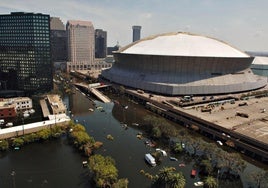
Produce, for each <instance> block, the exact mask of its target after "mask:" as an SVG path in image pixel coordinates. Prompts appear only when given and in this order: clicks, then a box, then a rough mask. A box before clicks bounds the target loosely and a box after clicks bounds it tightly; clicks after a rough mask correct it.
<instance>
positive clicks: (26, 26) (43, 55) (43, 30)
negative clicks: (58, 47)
mask: <svg viewBox="0 0 268 188" xmlns="http://www.w3.org/2000/svg"><path fill="white" fill-rule="evenodd" d="M49 30H50V16H49V15H45V14H40V13H38V14H35V13H24V12H14V13H11V14H7V15H0V88H1V89H6V90H21V91H25V92H26V93H29V94H33V93H40V92H47V91H50V90H51V89H52V87H53V82H52V80H53V78H52V64H51V54H50V36H49V35H50V33H49ZM1 89H0V90H1Z"/></svg>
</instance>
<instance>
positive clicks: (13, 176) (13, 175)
mask: <svg viewBox="0 0 268 188" xmlns="http://www.w3.org/2000/svg"><path fill="white" fill-rule="evenodd" d="M10 175H11V176H12V183H13V184H12V185H13V188H16V182H15V175H16V172H15V171H14V170H13V171H12V172H11V174H10Z"/></svg>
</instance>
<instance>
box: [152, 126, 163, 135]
mask: <svg viewBox="0 0 268 188" xmlns="http://www.w3.org/2000/svg"><path fill="white" fill-rule="evenodd" d="M161 135H162V132H161V130H160V129H159V127H154V128H153V129H152V132H151V136H153V137H155V138H161Z"/></svg>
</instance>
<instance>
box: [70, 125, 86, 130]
mask: <svg viewBox="0 0 268 188" xmlns="http://www.w3.org/2000/svg"><path fill="white" fill-rule="evenodd" d="M76 131H83V132H85V131H86V128H85V127H84V126H83V125H81V124H76V125H75V126H74V127H73V132H76Z"/></svg>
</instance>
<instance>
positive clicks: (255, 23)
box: [0, 0, 268, 51]
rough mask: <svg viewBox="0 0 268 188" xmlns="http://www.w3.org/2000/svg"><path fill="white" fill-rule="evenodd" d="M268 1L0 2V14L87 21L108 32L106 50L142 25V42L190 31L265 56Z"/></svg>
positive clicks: (129, 38) (125, 40)
mask: <svg viewBox="0 0 268 188" xmlns="http://www.w3.org/2000/svg"><path fill="white" fill-rule="evenodd" d="M267 5H268V2H266V1H264V0H256V1H249V0H244V1H242V0H237V1H217V0H216V1H212V0H201V1H198V2H197V1H194V0H187V1H186V0H182V1H179V2H178V1H175V0H170V1H168V3H167V2H165V3H163V1H159V0H154V1H152V0H148V1H144V0H138V1H130V0H126V1H119V0H114V1H111V0H104V1H97V0H92V1H90V2H87V1H85V0H79V1H75V0H66V1H59V2H55V1H52V0H47V1H41V0H36V1H33V0H29V1H26V2H22V1H18V0H15V1H13V2H12V3H10V1H7V0H2V1H1V5H0V12H1V14H9V13H10V12H34V13H43V14H49V15H50V16H51V17H59V18H60V19H61V20H62V21H63V22H64V23H65V24H66V23H67V20H85V21H91V22H92V23H93V25H94V27H95V28H96V29H103V30H105V31H107V46H114V45H116V43H117V41H118V42H119V44H120V45H121V46H126V45H128V44H130V43H131V42H132V25H140V26H142V28H143V29H142V36H141V38H144V37H147V36H150V35H155V34H160V33H166V32H176V31H182V32H190V33H195V34H200V35H205V36H209V37H214V38H217V39H220V40H222V41H225V42H227V43H229V44H231V45H233V46H234V47H236V48H238V49H241V50H244V51H268V49H267V45H266V43H267V41H268V36H267V35H265V33H267V32H268V25H267V24H263V23H265V22H266V20H265V19H266V18H267V16H268V12H267V11H266V10H265V7H267Z"/></svg>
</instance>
